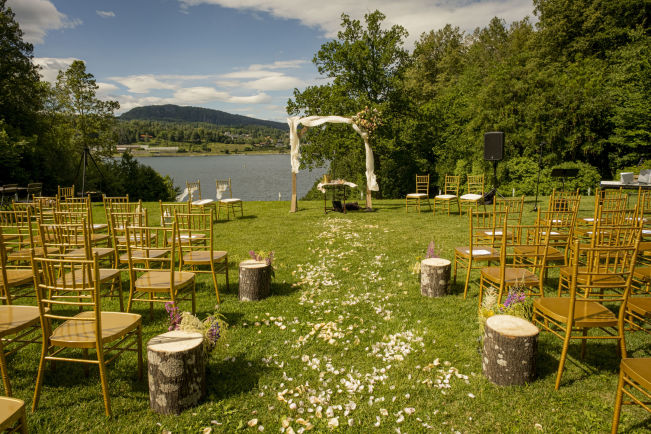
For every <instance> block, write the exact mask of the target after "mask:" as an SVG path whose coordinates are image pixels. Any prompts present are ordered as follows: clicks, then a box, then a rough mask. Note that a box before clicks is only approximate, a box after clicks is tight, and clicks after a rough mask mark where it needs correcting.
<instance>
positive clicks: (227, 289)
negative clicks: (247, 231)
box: [224, 256, 230, 291]
mask: <svg viewBox="0 0 651 434" xmlns="http://www.w3.org/2000/svg"><path fill="white" fill-rule="evenodd" d="M224 267H225V268H226V291H230V288H229V286H228V256H226V257H225V258H224Z"/></svg>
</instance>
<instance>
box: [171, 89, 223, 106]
mask: <svg viewBox="0 0 651 434" xmlns="http://www.w3.org/2000/svg"><path fill="white" fill-rule="evenodd" d="M228 96H229V95H228V93H226V92H220V91H218V90H217V89H215V88H214V87H209V86H195V87H187V88H184V89H179V90H177V91H176V92H174V99H175V100H177V101H179V102H183V103H192V104H197V103H204V102H209V101H215V100H218V101H224V100H226V99H228Z"/></svg>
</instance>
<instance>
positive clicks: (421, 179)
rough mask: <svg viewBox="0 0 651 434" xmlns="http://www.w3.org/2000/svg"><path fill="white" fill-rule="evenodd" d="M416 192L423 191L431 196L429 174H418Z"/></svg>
mask: <svg viewBox="0 0 651 434" xmlns="http://www.w3.org/2000/svg"><path fill="white" fill-rule="evenodd" d="M416 193H422V194H426V195H428V196H429V174H428V175H416Z"/></svg>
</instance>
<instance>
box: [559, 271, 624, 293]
mask: <svg viewBox="0 0 651 434" xmlns="http://www.w3.org/2000/svg"><path fill="white" fill-rule="evenodd" d="M586 272H587V268H586V267H579V275H578V276H577V278H576V281H577V283H579V284H583V283H585V282H586V277H587V275H586V274H582V273H586ZM560 274H561V277H564V278H566V279H569V276H571V275H572V267H561V268H560ZM591 278H592V281H591V282H592V284H593V285H594V286H595V288H597V287H598V286H601V287H606V288H608V287H610V288H618V287H623V286H624V285H626V279H624V278H623V277H622V276H620V275H618V274H594V275H592V276H591Z"/></svg>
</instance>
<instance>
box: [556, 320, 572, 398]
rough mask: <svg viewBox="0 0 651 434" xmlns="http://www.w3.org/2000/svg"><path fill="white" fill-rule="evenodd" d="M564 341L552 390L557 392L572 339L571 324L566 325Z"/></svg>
mask: <svg viewBox="0 0 651 434" xmlns="http://www.w3.org/2000/svg"><path fill="white" fill-rule="evenodd" d="M566 327H567V329H566V330H565V339H563V350H562V351H561V358H560V359H559V360H558V372H557V373H556V383H555V384H554V390H558V388H559V387H560V386H561V376H562V375H563V368H564V367H565V359H566V358H567V349H568V348H569V346H570V339H571V338H572V324H569V323H568V324H566Z"/></svg>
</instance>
